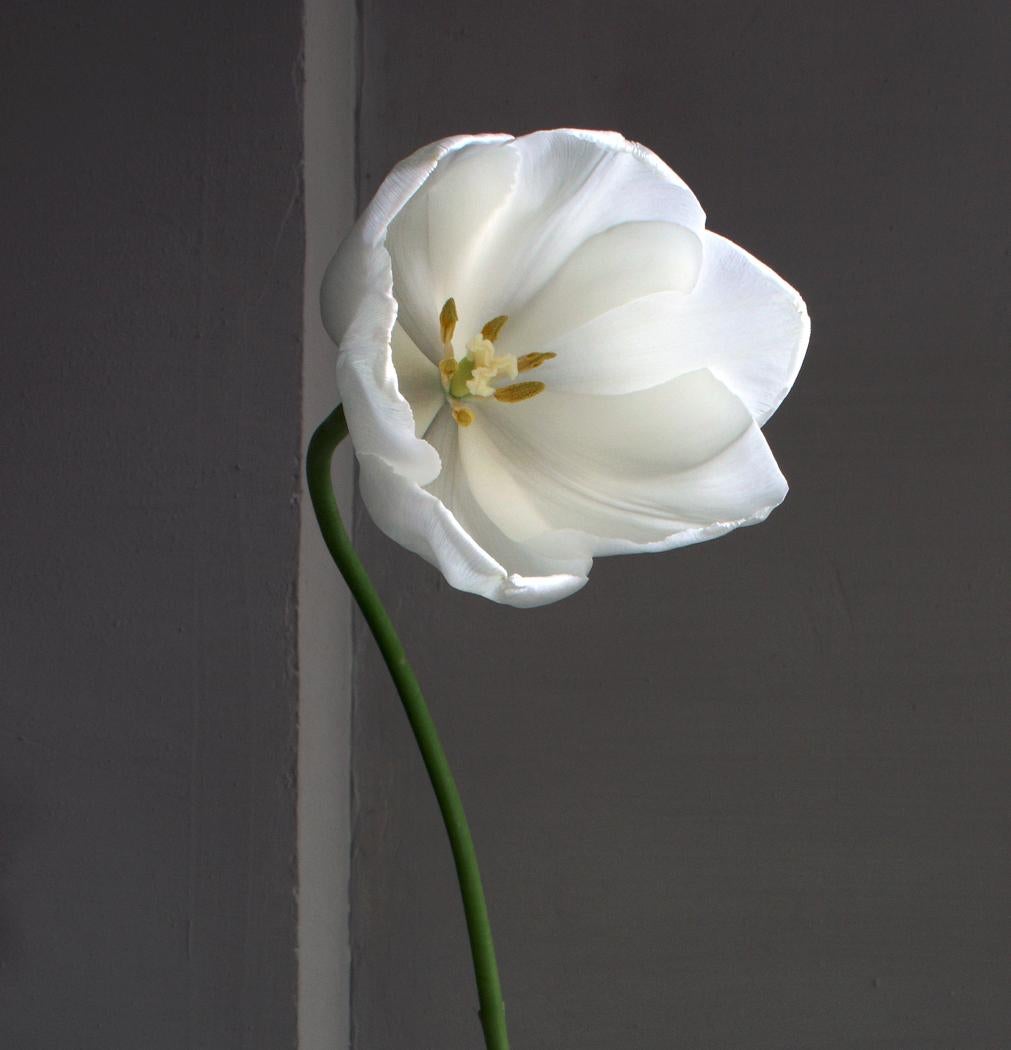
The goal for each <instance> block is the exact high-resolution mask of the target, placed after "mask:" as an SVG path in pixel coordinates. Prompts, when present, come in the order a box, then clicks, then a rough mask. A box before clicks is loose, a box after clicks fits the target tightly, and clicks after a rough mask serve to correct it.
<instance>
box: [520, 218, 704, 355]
mask: <svg viewBox="0 0 1011 1050" xmlns="http://www.w3.org/2000/svg"><path fill="white" fill-rule="evenodd" d="M701 262H702V242H701V241H700V240H699V238H698V237H697V236H696V235H695V234H694V233H692V232H690V231H689V230H686V229H685V227H684V226H677V225H674V224H671V223H667V222H626V223H622V224H621V225H619V226H614V227H612V228H611V229H609V230H605V231H604V232H603V233H598V234H596V235H595V236H593V237H591V238H590V239H589V240H587V241H585V242H584V243H583V244H581V245H580V246H579V247H578V248H576V250H575V251H574V252H573V253H572V255H571V256H569V258H568V259H567V260H566V261H565V262H564V263H563V264H562V266H561V268H560V269H559V270H558V272H557V273H556V274H555V275H554V276H553V277H552V278H551V279H550V280H549V281H548V283H547V284H546V285H545V286H544V287H543V288H542V289H541V290H540V291H539V292H538V293H537V294H536V295H535V296H534V297H533V299H532V300H531V301H530V302H529V303H528V304H527V305H526V306H524V307H523V309H522V310H521V311H520V313H519V314H518V315H515V316H513V317H510V319H509V323H508V324H507V325H506V327H505V328H504V329H503V330H502V334H501V336H500V337H499V345H500V347H501V349H502V350H503V351H505V352H506V353H511V354H515V355H516V356H517V357H519V356H520V355H521V354H524V353H528V352H531V351H535V350H544V349H547V348H548V347H550V346H552V344H553V342H554V341H555V340H559V339H560V337H564V336H566V335H568V334H569V333H571V332H573V331H576V330H577V329H579V328H580V326H582V325H584V324H586V323H587V322H588V321H591V320H593V319H594V318H596V317H599V316H600V315H601V314H606V313H607V312H608V311H609V310H614V309H616V308H617V307H620V306H623V305H624V304H625V303H629V302H631V301H633V300H638V299H641V298H642V297H643V296H647V295H652V294H653V293H655V292H680V293H687V292H690V291H691V290H692V288H693V287H694V285H695V282H696V279H697V278H698V273H699V266H700V264H701ZM581 360H582V354H580V355H578V356H573V357H572V359H571V361H569V360H563V361H560V362H559V364H558V365H557V366H553V367H559V368H563V369H564V368H568V369H569V370H570V371H571V369H572V368H576V367H578V366H579V362H580V361H581Z"/></svg>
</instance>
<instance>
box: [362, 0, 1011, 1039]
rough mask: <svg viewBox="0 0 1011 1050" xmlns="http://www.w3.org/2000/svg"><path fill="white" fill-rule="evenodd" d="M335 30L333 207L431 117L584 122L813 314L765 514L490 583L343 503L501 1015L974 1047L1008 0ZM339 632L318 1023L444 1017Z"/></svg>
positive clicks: (569, 2) (427, 128)
mask: <svg viewBox="0 0 1011 1050" xmlns="http://www.w3.org/2000/svg"><path fill="white" fill-rule="evenodd" d="M364 31H365V36H364V59H365V65H364V73H365V77H364V94H363V102H362V121H361V155H360V163H361V170H362V176H363V178H362V184H363V185H362V188H363V195H364V196H363V199H364V198H367V197H368V196H369V195H371V193H372V192H373V191H374V190H375V188H376V187H377V185H378V183H379V181H380V180H381V178H382V176H383V175H384V174H385V173H386V171H387V170H388V169H389V168H390V167H391V166H392V165H393V164H394V163H395V162H396V161H397V160H398V159H399V158H400V157H402V156H403V155H405V154H406V153H408V152H409V151H411V150H413V149H414V148H415V147H417V146H419V145H421V144H423V143H425V142H427V141H430V140H432V139H435V138H437V137H440V136H443V135H446V134H449V133H453V132H466V131H511V132H517V133H518V132H523V131H526V130H531V129H535V128H540V127H555V126H565V125H574V126H588V127H604V128H614V129H618V130H620V131H622V132H623V133H624V134H626V135H627V136H629V137H631V138H634V139H639V140H641V141H642V142H645V143H646V144H647V145H649V146H651V147H652V148H653V149H654V150H656V152H658V153H659V154H660V156H662V157H663V158H664V159H665V160H667V161H668V162H669V163H670V164H671V166H672V167H673V168H674V169H675V170H676V171H678V172H679V173H680V174H681V175H682V176H683V177H684V178H685V179H686V181H687V182H688V184H689V185H690V186H691V187H692V188H693V189H694V190H695V191H696V192H697V193H698V195H699V197H700V199H701V201H702V203H703V206H704V207H705V208H706V210H707V212H708V215H709V225H710V227H711V228H712V229H715V230H717V231H718V232H721V233H724V234H726V235H728V236H730V237H731V238H732V239H734V240H736V241H738V242H739V243H740V244H742V245H744V246H745V247H747V248H748V249H750V250H751V251H753V252H754V253H755V254H756V255H758V256H759V258H761V259H763V260H764V261H765V262H767V263H768V264H769V265H771V266H772V267H773V268H774V269H776V270H777V271H778V272H779V273H781V274H782V275H783V276H784V277H785V278H786V279H788V280H789V281H791V282H792V283H794V284H795V285H796V287H797V288H799V289H800V291H801V292H802V293H803V294H804V296H805V298H806V299H807V303H808V306H809V308H810V311H811V315H812V318H813V338H812V342H811V347H810V350H809V352H808V357H807V363H806V364H805V366H804V369H803V371H802V372H801V375H800V378H799V380H798V382H797V385H796V387H795V389H794V392H793V393H792V395H791V396H790V397H789V398H788V399H787V401H786V402H785V403H784V405H783V407H782V408H781V409H780V411H779V413H778V414H777V416H776V417H775V418H774V420H773V421H772V422H771V423H770V425H769V426H768V428H767V434H768V437H769V440H770V442H771V444H772V447H773V450H774V451H775V453H776V455H777V457H778V459H779V462H780V464H781V466H782V468H783V470H784V473H785V474H786V476H787V478H788V479H789V481H790V482H791V485H792V492H791V494H790V496H789V497H788V499H787V501H786V503H785V504H784V506H783V507H782V508H780V509H779V510H778V511H776V512H775V513H774V514H773V515H772V517H771V518H770V519H769V521H768V522H767V523H765V524H764V525H761V526H759V527H757V528H753V529H747V530H743V531H741V532H738V533H734V534H733V535H731V536H729V537H727V538H725V539H721V540H718V541H716V542H714V543H708V544H703V545H701V546H698V547H694V548H690V549H687V550H684V551H681V552H675V553H671V554H665V555H655V556H640V557H634V558H620V559H610V560H607V559H605V560H601V561H598V562H597V565H596V567H595V568H594V571H593V574H592V576H591V581H590V584H589V586H588V587H587V588H586V589H585V590H583V591H582V592H581V593H580V594H578V595H577V596H575V597H573V598H570V599H568V600H566V601H564V602H562V603H561V604H559V605H555V606H552V607H549V608H545V609H540V610H534V611H523V612H520V611H516V610H510V609H504V608H498V607H495V606H493V605H491V604H489V603H486V602H484V601H481V600H479V599H476V598H473V597H471V596H468V595H462V594H458V593H455V592H453V591H452V590H450V589H449V588H448V587H447V586H445V585H444V584H443V583H442V582H441V581H440V580H439V579H438V577H437V575H436V573H435V572H434V571H433V570H430V569H429V568H427V567H426V566H425V565H424V564H423V563H421V562H420V561H419V560H418V559H416V558H414V557H412V556H410V555H408V554H406V553H404V552H403V551H401V550H399V549H398V548H396V547H395V546H394V545H393V544H391V543H390V542H389V541H387V540H386V539H385V538H384V537H382V536H381V535H379V534H378V533H377V532H376V530H375V529H374V528H373V527H372V526H371V525H370V524H368V523H367V522H366V521H362V522H361V523H360V524H361V528H360V532H359V535H360V540H361V546H362V549H363V551H364V556H365V560H366V562H367V564H368V565H369V567H370V568H371V569H372V570H373V571H374V572H375V573H376V576H377V579H378V583H379V586H380V588H381V590H382V592H383V595H384V596H385V597H386V598H387V599H388V601H389V602H390V605H391V608H392V611H393V613H394V615H395V617H396V620H397V622H398V623H399V624H401V625H402V627H403V631H404V634H405V638H406V642H407V645H408V648H409V651H410V653H411V655H412V656H413V658H414V659H415V660H416V662H417V669H418V671H419V674H420V677H421V680H422V682H423V683H424V684H425V686H426V687H427V691H428V694H429V696H430V700H431V704H432V707H433V708H434V711H435V714H436V716H437V718H438V720H439V722H440V724H441V726H442V727H443V730H444V735H445V743H446V746H447V748H448V751H449V753H450V755H451V757H452V759H453V760H455V765H456V769H457V772H458V775H459V780H460V786H461V789H462V792H463V796H464V799H465V802H466V804H467V805H468V808H469V812H470V816H471V820H472V823H473V826H474V830H475V836H476V840H477V845H478V850H479V854H480V857H481V860H482V865H483V869H484V872H485V878H486V883H487V890H488V893H489V897H490V906H491V912H492V918H493V921H494V924H495V931H496V935H497V941H498V945H499V949H500V961H501V965H502V971H503V982H504V989H505V998H506V1005H507V1009H508V1014H509V1017H510V1019H511V1031H512V1038H513V1043H514V1045H515V1047H516V1048H517V1050H598V1048H599V1050H668V1048H672V1047H677V1048H684V1050H699V1048H720V1050H723V1048H726V1050H744V1048H747V1050H772V1048H798V1050H800V1048H803V1050H808V1048H818V1050H829V1048H832V1050H835V1048H839V1050H842V1048H846V1050H855V1048H861V1050H870V1048H875V1050H877V1048H880V1050H900V1048H901V1050H934V1048H937V1050H941V1048H945V1050H977V1048H978V1050H982V1048H986V1050H998V1048H1001V1047H1006V1046H1011V1009H1009V1003H1008V996H1007V988H1008V977H1009V972H1008V966H1007V962H1006V960H1007V955H1008V943H1009V932H1011V931H1009V908H1008V886H1009V885H1011V865H1009V848H1008V847H1009V841H1008V839H1009V836H1008V814H1007V801H1008V788H1009V780H1008V757H1007V756H1008V740H1009V737H1008V730H1009V706H1008V695H1009V688H1008V686H1009V681H1008V679H1009V675H1008V662H1007V649H1008V642H1009V637H1008V630H1007V616H1006V605H1005V595H1006V586H1007V577H1006V529H1007V509H1008V505H1007V477H1008V468H1009V457H1008V445H1007V441H1006V430H1005V419H1004V417H1003V415H1002V413H1003V412H1004V410H1005V397H1006V380H1007V375H1008V369H1007V360H1008V338H1007V333H1008V329H1007V315H1006V307H1005V301H1006V291H1007V269H1006V265H1007V228H1006V212H1005V211H1004V201H1005V196H1006V192H1007V186H1008V182H1009V179H1008V176H1009V170H1008V161H1007V157H1008V155H1007V150H1006V145H1005V136H1006V130H1007V126H1008V121H1007V113H1006V111H1005V110H1004V108H1003V101H1005V100H1006V98H1007V94H1006V92H1007V87H1008V84H1007V79H1006V73H1005V70H1006V66H1007V54H1008V39H1009V36H1008V18H1007V12H1006V5H1004V4H997V3H975V4H951V3H948V4H938V3H918V4H913V3H909V2H895V0H892V2H884V3H873V4H871V3H857V4H825V3H814V4H810V3H808V4H803V3H793V4H779V3H714V2H711V0H710V2H704V3H680V2H652V3H651V2H643V0H636V2H625V3H620V4H591V3H587V2H574V0H561V2H555V3H551V4H544V3H539V2H533V0H514V2H512V3H508V4H499V3H493V2H490V0H480V2H474V0H466V2H465V0H430V2H426V3H424V4H420V3H419V4H408V3H405V2H396V0H365V4H364ZM461 639H463V641H461ZM461 645H462V646H463V647H464V648H465V649H466V651H468V652H471V653H472V654H473V659H472V660H470V661H468V660H466V659H462V658H460V652H459V649H460V646H461ZM357 657H358V671H357V698H356V706H355V727H356V728H355V736H354V746H355V752H356V753H355V764H354V770H355V772H354V777H355V779H354V786H355V791H356V798H357V816H356V838H355V855H354V882H353V944H352V950H353V989H354V1004H353V1008H354V1022H355V1026H356V1040H355V1047H356V1050H471V1048H474V1047H476V1046H478V1045H479V1039H480V1037H479V1029H478V1026H477V1023H476V1020H475V1018H474V1014H473V1003H474V996H473V993H472V991H471V987H472V986H471V983H470V982H471V979H470V976H469V970H468V966H469V963H468V957H467V949H466V943H465V940H464V933H463V924H462V920H461V916H460V908H459V905H458V903H457V898H456V895H455V889H454V884H453V877H452V871H451V867H450V860H449V853H448V849H447V848H446V845H445V842H444V838H443V835H442V833H441V830H440V827H439V824H438V819H437V816H436V810H435V806H434V804H433V801H432V798H431V793H430V791H429V790H428V789H427V786H426V783H425V781H424V774H423V772H422V769H421V765H420V762H419V761H418V760H417V758H416V757H415V755H414V752H413V749H412V744H411V741H410V739H409V737H408V733H407V730H406V727H405V724H404V719H403V717H402V715H401V712H400V711H399V709H398V707H397V702H396V698H395V697H394V695H393V693H392V691H391V689H390V686H389V684H388V682H387V678H386V675H385V673H384V671H383V669H382V668H381V666H380V663H379V660H378V659H377V657H376V655H375V652H374V649H373V646H372V644H371V641H370V640H369V639H368V638H366V637H363V636H360V637H359V643H358V648H357Z"/></svg>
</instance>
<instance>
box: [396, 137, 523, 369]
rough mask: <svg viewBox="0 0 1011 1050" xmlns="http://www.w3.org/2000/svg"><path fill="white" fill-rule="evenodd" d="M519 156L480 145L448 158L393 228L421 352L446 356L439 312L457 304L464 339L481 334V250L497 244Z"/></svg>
mask: <svg viewBox="0 0 1011 1050" xmlns="http://www.w3.org/2000/svg"><path fill="white" fill-rule="evenodd" d="M518 167H519V155H518V153H517V151H516V149H515V148H514V146H513V144H512V143H511V142H491V143H489V142H477V143H472V144H470V145H468V146H464V147H463V148H461V149H459V150H457V151H456V152H454V153H452V154H450V155H448V156H446V157H444V158H443V159H442V160H441V162H440V163H439V166H438V168H437V169H436V170H435V171H434V172H433V173H432V175H431V176H430V177H429V179H428V180H427V181H426V182H425V183H424V185H423V186H421V187H420V188H419V190H418V192H417V193H415V194H414V196H413V197H412V198H411V199H410V200H409V201H408V202H407V204H406V205H405V206H404V208H403V210H402V211H401V212H400V213H399V214H398V215H397V216H396V218H395V219H394V220H393V221H392V222H391V223H390V228H389V231H388V234H387V239H386V246H387V249H388V250H389V252H390V256H391V258H392V260H393V287H394V289H395V294H396V299H397V303H398V306H399V315H398V316H399V319H400V323H401V324H402V325H403V326H404V328H405V329H406V331H407V332H408V333H409V334H410V335H411V338H412V339H413V340H414V342H415V343H416V344H417V346H418V347H419V348H420V349H421V350H422V351H423V352H424V353H426V354H428V355H429V357H431V359H432V360H433V361H438V360H439V358H440V357H441V356H442V345H441V341H440V338H439V311H440V310H441V309H442V305H443V303H445V301H446V300H447V299H449V298H450V297H453V298H454V299H455V300H456V305H457V310H458V312H459V315H460V321H459V324H458V331H460V332H461V333H470V334H472V333H473V332H476V331H478V330H480V328H481V326H482V324H484V322H485V321H487V320H489V317H484V318H479V317H478V316H476V315H475V314H473V305H474V299H475V296H474V294H473V293H472V288H473V286H474V283H475V281H480V279H481V272H480V269H481V260H480V254H481V245H482V243H483V242H484V241H485V240H486V239H487V238H488V237H490V236H494V234H493V229H494V226H495V222H496V218H497V216H498V215H499V214H500V212H501V211H502V208H503V205H504V204H505V202H506V200H507V199H508V197H509V195H510V193H511V192H512V190H513V187H514V185H515V182H516V173H517V168H518Z"/></svg>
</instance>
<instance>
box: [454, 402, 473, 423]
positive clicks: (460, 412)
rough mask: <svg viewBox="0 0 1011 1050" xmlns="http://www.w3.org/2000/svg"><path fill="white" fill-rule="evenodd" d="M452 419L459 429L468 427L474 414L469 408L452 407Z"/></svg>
mask: <svg viewBox="0 0 1011 1050" xmlns="http://www.w3.org/2000/svg"><path fill="white" fill-rule="evenodd" d="M453 418H454V419H455V420H456V422H457V425H458V426H461V427H469V426H470V425H471V423H473V422H474V413H473V412H471V410H470V409H469V408H464V407H463V406H462V405H454V406H453Z"/></svg>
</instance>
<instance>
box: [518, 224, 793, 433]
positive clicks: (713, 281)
mask: <svg viewBox="0 0 1011 1050" xmlns="http://www.w3.org/2000/svg"><path fill="white" fill-rule="evenodd" d="M703 245H704V252H703V258H702V268H701V272H700V274H699V279H698V283H697V284H696V285H695V288H694V289H693V290H692V291H691V292H690V294H688V295H684V294H682V293H681V292H678V291H672V292H663V291H662V292H656V293H654V294H652V295H645V296H643V297H642V298H639V299H632V300H630V301H626V302H624V303H622V304H621V305H619V306H616V307H615V308H614V309H610V310H608V311H607V312H603V313H600V314H598V315H597V316H595V317H592V318H591V319H590V320H589V321H587V322H586V323H585V324H583V325H581V326H579V327H577V328H572V329H570V330H569V331H567V332H564V333H562V334H559V335H556V336H555V337H554V338H550V339H547V340H545V341H544V342H543V344H542V345H538V346H537V347H536V349H538V350H542V351H549V352H551V353H554V354H556V355H557V357H556V359H555V360H553V361H551V362H549V363H548V364H546V365H544V366H543V371H542V374H541V375H540V376H539V378H542V379H543V380H544V381H545V382H546V383H549V384H550V386H551V388H552V389H556V390H560V391H561V390H564V391H567V392H573V393H596V394H625V393H629V392H630V391H634V390H643V389H646V388H648V387H651V386H654V385H656V384H658V383H663V382H665V381H666V380H668V379H671V378H672V377H674V376H677V375H683V374H685V373H687V372H691V371H694V370H695V369H698V368H708V369H710V371H712V372H713V374H714V375H716V376H717V377H718V378H719V379H721V380H722V381H723V382H724V383H725V384H726V385H727V386H728V387H730V389H731V390H733V391H734V393H735V394H737V396H738V397H739V398H740V399H741V400H742V401H743V402H744V404H746V405H747V406H748V410H749V411H750V412H751V414H752V416H753V417H754V418H755V419H756V420H757V422H758V423H759V425H761V424H762V423H764V422H765V421H766V420H767V419H768V418H769V416H771V415H772V413H773V412H774V411H775V409H776V408H777V407H778V406H779V404H780V402H781V401H782V400H783V398H784V397H785V396H786V394H787V393H788V392H789V390H790V387H791V386H792V385H793V381H794V379H796V377H797V372H798V371H799V370H800V365H801V362H802V361H803V359H804V351H805V350H806V349H807V342H808V338H809V336H810V332H811V322H810V319H809V318H808V315H807V308H806V307H805V305H804V301H803V299H801V297H800V296H799V295H798V294H797V292H796V291H795V290H794V289H793V288H791V287H790V285H788V284H787V283H786V282H785V281H783V280H782V279H781V278H780V277H778V276H777V275H776V274H775V273H773V272H772V271H771V270H770V269H769V268H768V267H767V266H765V265H763V264H762V263H760V262H759V261H758V260H757V259H755V258H753V257H752V256H751V255H749V254H748V253H747V252H746V251H744V249H743V248H740V247H738V246H737V245H736V244H733V243H732V242H730V241H728V240H726V239H725V238H723V237H720V236H718V235H716V234H714V233H709V232H708V231H707V232H706V234H705V237H704V240H703Z"/></svg>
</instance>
